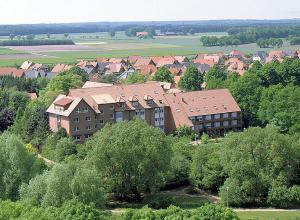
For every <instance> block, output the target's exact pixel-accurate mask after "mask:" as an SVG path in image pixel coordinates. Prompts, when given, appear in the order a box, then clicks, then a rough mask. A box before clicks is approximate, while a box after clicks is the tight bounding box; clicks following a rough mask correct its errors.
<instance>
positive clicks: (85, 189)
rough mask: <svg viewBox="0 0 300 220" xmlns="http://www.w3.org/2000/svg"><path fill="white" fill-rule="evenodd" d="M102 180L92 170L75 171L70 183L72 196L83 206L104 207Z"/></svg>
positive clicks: (81, 169)
mask: <svg viewBox="0 0 300 220" xmlns="http://www.w3.org/2000/svg"><path fill="white" fill-rule="evenodd" d="M101 182H102V179H101V178H100V176H99V174H98V173H97V172H96V171H95V170H93V169H86V168H79V169H77V171H76V173H75V174H74V177H73V179H72V181H71V190H72V194H73V195H74V197H75V198H77V199H78V200H79V201H81V202H83V203H84V204H91V203H93V204H95V205H96V206H97V207H98V208H102V207H104V205H105V200H104V189H103V187H101V185H100V183H101Z"/></svg>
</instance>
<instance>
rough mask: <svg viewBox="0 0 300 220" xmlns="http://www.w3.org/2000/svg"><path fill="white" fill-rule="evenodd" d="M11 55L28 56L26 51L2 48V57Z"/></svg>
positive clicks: (0, 49) (0, 51)
mask: <svg viewBox="0 0 300 220" xmlns="http://www.w3.org/2000/svg"><path fill="white" fill-rule="evenodd" d="M11 54H26V52H25V51H19V50H11V49H8V48H5V47H0V55H11Z"/></svg>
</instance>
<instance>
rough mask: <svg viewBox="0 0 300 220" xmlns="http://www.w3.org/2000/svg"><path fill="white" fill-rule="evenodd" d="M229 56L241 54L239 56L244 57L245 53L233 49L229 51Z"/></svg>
mask: <svg viewBox="0 0 300 220" xmlns="http://www.w3.org/2000/svg"><path fill="white" fill-rule="evenodd" d="M230 55H231V56H241V57H245V54H244V53H243V52H242V51H239V50H233V51H231V52H230Z"/></svg>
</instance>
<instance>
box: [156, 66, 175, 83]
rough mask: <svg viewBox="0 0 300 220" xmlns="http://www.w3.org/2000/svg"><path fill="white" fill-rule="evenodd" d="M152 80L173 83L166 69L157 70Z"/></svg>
mask: <svg viewBox="0 0 300 220" xmlns="http://www.w3.org/2000/svg"><path fill="white" fill-rule="evenodd" d="M153 80H155V81H159V82H169V83H173V82H174V76H173V74H172V73H171V72H170V70H168V68H167V67H161V68H159V70H158V71H157V72H156V73H155V74H154V77H153Z"/></svg>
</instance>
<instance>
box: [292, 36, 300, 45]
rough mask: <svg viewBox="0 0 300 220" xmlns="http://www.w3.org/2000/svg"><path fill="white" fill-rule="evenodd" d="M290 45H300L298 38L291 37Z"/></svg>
mask: <svg viewBox="0 0 300 220" xmlns="http://www.w3.org/2000/svg"><path fill="white" fill-rule="evenodd" d="M290 44H291V45H300V37H292V38H291V40H290Z"/></svg>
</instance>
